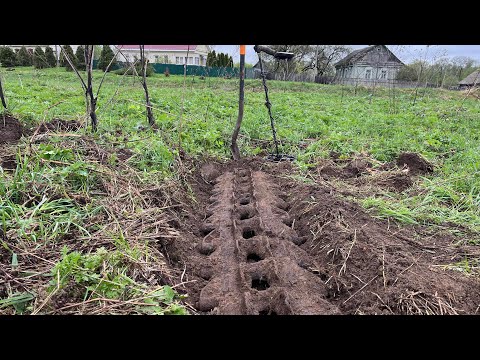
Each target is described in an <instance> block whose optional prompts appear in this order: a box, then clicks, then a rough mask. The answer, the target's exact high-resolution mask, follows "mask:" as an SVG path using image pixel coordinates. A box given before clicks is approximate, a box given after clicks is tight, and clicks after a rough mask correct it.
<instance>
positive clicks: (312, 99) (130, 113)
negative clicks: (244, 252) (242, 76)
mask: <svg viewBox="0 0 480 360" xmlns="http://www.w3.org/2000/svg"><path fill="white" fill-rule="evenodd" d="M94 75H95V76H94V85H95V86H94V90H96V86H98V84H99V82H100V79H101V77H102V75H103V74H102V73H101V72H99V71H95V72H94ZM2 77H3V84H4V88H5V92H6V97H7V101H8V104H9V110H10V112H11V113H12V114H13V115H14V116H15V117H17V118H18V119H20V120H21V121H22V122H23V123H25V124H29V125H32V126H34V125H35V124H38V123H39V122H41V121H49V120H51V119H52V118H61V119H65V120H73V119H75V120H79V121H80V122H81V123H82V124H85V123H86V122H87V121H88V119H87V118H86V117H85V102H84V97H83V94H82V88H81V85H80V82H79V81H78V79H77V78H76V76H75V74H74V73H72V72H67V71H65V70H64V69H45V70H34V69H32V68H17V69H15V71H10V72H6V71H4V72H3V73H2ZM268 85H269V88H270V100H271V102H272V110H273V115H274V117H275V119H276V123H277V132H278V135H279V138H280V139H281V141H282V147H281V149H282V152H285V153H289V154H294V155H295V156H296V157H297V160H296V162H295V163H296V165H298V168H299V170H300V171H302V173H304V174H307V173H308V171H309V169H311V168H314V167H315V166H316V164H317V162H318V160H319V159H323V158H328V157H329V154H330V152H332V151H333V152H336V153H337V154H339V156H340V158H344V159H347V158H351V157H353V156H356V155H358V154H362V155H363V156H368V157H370V158H372V159H374V160H376V161H378V163H384V162H389V161H393V160H395V158H396V157H397V156H398V155H399V154H400V153H401V152H403V151H411V152H416V153H418V154H421V155H423V156H424V157H425V158H426V159H428V160H429V161H430V162H431V163H432V164H433V165H434V166H435V172H434V174H433V175H429V176H425V177H420V178H419V179H418V180H417V182H416V184H415V186H413V187H411V188H410V189H408V190H406V191H403V192H401V193H393V192H386V191H378V192H376V193H374V194H371V195H369V196H367V197H364V198H361V199H354V200H355V201H358V202H360V203H361V204H362V206H364V207H365V208H367V209H369V210H370V211H371V212H372V214H374V215H375V216H378V217H380V218H388V219H390V220H392V221H396V222H398V223H404V224H426V225H429V226H432V227H433V228H435V227H439V228H441V227H442V226H443V225H444V224H450V225H452V224H453V225H454V227H451V229H450V231H453V232H454V233H455V234H456V235H457V236H458V239H459V241H463V238H464V236H466V234H467V233H468V236H467V237H466V238H468V241H469V242H471V243H477V242H478V241H480V102H479V101H478V99H477V98H475V97H466V98H465V95H466V94H465V93H461V92H453V91H447V90H441V89H427V90H426V89H419V91H418V98H417V101H416V104H415V105H412V103H413V96H414V91H415V90H414V89H395V90H392V89H383V88H377V89H375V92H374V94H373V95H372V92H371V90H369V89H365V88H359V89H356V90H355V89H354V88H352V87H343V86H333V85H320V84H308V83H291V82H277V81H270V82H268ZM148 86H149V91H150V96H151V102H152V105H153V107H154V115H155V118H156V121H157V125H158V127H159V130H160V131H159V132H153V131H151V130H150V129H149V128H148V124H147V121H146V117H145V107H144V105H143V101H144V98H143V89H142V87H141V84H140V83H139V81H138V79H137V80H136V79H134V78H132V77H128V76H119V75H115V74H108V75H107V77H106V79H105V82H104V85H103V87H102V89H101V92H100V95H99V98H98V111H97V115H98V118H99V131H98V133H97V134H95V135H92V134H91V133H90V127H88V128H86V129H82V130H80V131H79V132H78V133H79V134H81V133H85V134H88V136H89V137H91V138H92V143H81V144H79V143H76V142H75V140H76V138H75V137H70V138H69V137H52V139H51V141H49V142H48V143H39V144H33V147H32V146H30V147H29V145H28V144H27V143H26V142H21V143H20V144H19V146H18V149H19V150H18V153H17V169H16V171H15V172H13V173H11V172H8V173H7V172H2V173H0V176H2V181H1V183H0V221H1V224H0V225H1V226H2V228H3V233H4V234H7V235H8V236H9V238H15V239H17V243H16V245H15V246H16V247H15V248H13V247H12V246H9V245H8V244H7V243H6V242H5V241H2V244H3V246H4V248H5V249H7V250H8V251H9V254H10V255H9V256H11V265H12V267H15V266H18V260H17V255H19V254H20V253H21V252H22V251H26V249H27V247H26V245H25V246H24V245H22V244H29V245H28V246H29V247H30V248H32V245H33V248H34V249H35V251H39V252H41V253H38V254H43V255H38V254H37V255H38V256H39V257H42V258H44V259H45V260H46V261H45V262H44V263H43V265H42V266H43V268H42V270H38V267H37V268H36V270H35V271H26V272H25V273H24V274H23V276H24V277H27V278H28V277H31V278H32V279H35V277H41V278H42V279H43V278H45V279H47V280H48V284H47V282H44V283H43V284H44V285H45V286H43V287H42V288H41V290H38V289H36V290H35V294H34V295H32V293H31V292H29V291H28V289H25V288H24V290H23V291H20V290H17V292H14V291H13V290H12V291H11V292H9V293H8V294H0V298H4V300H0V311H2V310H1V309H2V308H3V309H10V310H11V309H13V308H15V311H16V312H24V311H27V312H28V311H30V312H32V311H33V312H35V311H41V310H42V311H45V310H46V309H47V308H48V306H49V305H50V304H49V303H48V300H49V299H50V298H49V296H53V295H52V294H54V293H55V294H56V295H58V294H59V293H60V292H61V289H62V287H63V286H65V285H66V284H68V283H69V282H71V281H73V282H75V283H77V284H83V287H82V289H83V290H82V291H83V293H82V294H83V295H82V296H83V300H84V301H92V303H93V302H94V299H95V298H97V299H102V298H107V299H117V300H118V299H122V300H125V301H127V302H128V301H130V305H131V306H130V307H126V308H125V310H124V311H126V312H131V311H133V310H132V308H134V309H135V311H138V312H147V313H184V312H186V310H185V308H184V307H183V305H180V303H179V302H178V300H179V297H178V294H176V292H175V290H174V289H172V288H171V287H169V286H166V285H162V284H155V286H153V285H148V282H145V281H143V280H142V279H139V278H138V277H136V276H137V275H138V274H136V273H135V271H134V270H133V268H135V267H146V268H149V269H150V271H157V270H158V271H160V270H159V269H157V270H155V269H153V267H154V265H152V264H153V263H154V261H153V260H154V259H157V260H158V259H159V258H161V257H162V255H161V254H160V253H158V251H157V252H155V251H154V250H153V249H152V247H151V244H148V241H147V242H138V243H135V242H134V243H133V244H132V243H131V242H127V241H125V231H126V229H132V227H133V228H135V224H137V222H138V221H140V220H139V218H138V216H137V215H138V214H145V213H144V211H146V210H145V209H146V208H147V206H146V204H145V201H147V200H146V199H145V198H144V197H142V196H139V197H138V198H137V199H131V198H128V195H127V193H128V192H129V191H128V189H136V191H137V190H138V191H139V193H141V194H143V193H142V191H144V190H145V191H147V190H146V189H147V188H151V187H152V186H155V187H156V188H158V189H165V188H166V187H168V186H172V183H173V184H174V183H175V181H178V179H181V176H180V174H179V173H178V171H177V170H178V163H177V161H176V156H177V152H178V150H177V149H178V146H177V145H178V143H179V138H180V140H181V145H182V148H183V150H184V151H185V152H186V153H187V154H188V155H190V156H192V157H198V158H201V157H204V156H211V157H218V158H223V159H226V158H229V157H230V152H229V141H230V136H231V132H232V129H233V126H234V123H235V121H236V116H237V106H238V81H237V80H235V79H222V78H207V79H204V80H201V79H199V78H198V77H195V78H193V77H188V78H187V79H186V81H185V86H184V79H183V77H181V76H170V77H165V76H164V75H162V74H155V75H154V76H152V77H149V78H148ZM182 104H183V107H184V111H183V113H182V111H181V109H182ZM180 117H181V121H180ZM180 124H181V125H180ZM180 131H181V133H180ZM271 138H272V135H271V131H270V124H269V119H268V114H267V111H266V108H265V106H264V92H263V87H262V84H261V81H260V80H246V95H245V115H244V120H243V125H242V130H241V137H240V141H239V146H240V149H241V151H242V152H243V154H245V155H246V154H250V155H252V154H259V153H261V152H262V151H264V150H265V146H267V147H268V149H271V144H270V143H269V142H268V141H269V140H271ZM76 144H77V145H78V144H79V146H78V147H77V145H76ZM95 144H96V146H100V147H102V148H105V149H107V150H108V149H112V148H113V145H115V146H116V147H117V148H126V149H129V150H131V151H132V152H133V154H134V155H133V157H132V158H130V159H129V160H128V162H127V163H126V164H125V165H126V166H125V167H121V168H118V166H119V165H122V164H121V163H122V161H121V160H119V158H118V155H116V154H115V151H111V152H108V151H107V155H106V158H105V162H104V163H101V162H100V163H99V162H98V161H96V160H98V154H96V156H97V158H95V157H94V156H93V155H92V153H91V151H90V152H89V151H87V152H85V149H92V148H93V147H94V145H95ZM32 149H33V150H32ZM10 150H11V149H10ZM2 151H3V150H2ZM5 151H6V150H5ZM12 151H13V150H12ZM15 151H17V150H15ZM116 166H117V167H116ZM116 171H118V172H116ZM107 179H108V180H107ZM122 181H123V182H122ZM119 184H120V185H119ZM116 186H118V192H117V193H116V196H118V197H119V198H122V197H125V206H124V208H116V207H115V206H117V205H113V203H112V202H109V201H108V199H105V197H104V196H102V195H98V196H97V195H96V192H109V191H107V190H108V189H109V187H111V188H114V187H116ZM129 187H130V188H129ZM105 189H107V190H105ZM123 189H127V190H125V191H124V192H122V191H121V190H123ZM112 191H113V190H112ZM162 191H163V190H162ZM81 198H84V199H86V200H81ZM165 198H166V200H165V201H166V203H165V206H169V203H168V199H167V197H166V195H165ZM82 201H83V202H82ZM161 209H162V206H158V207H157V208H156V210H155V212H156V213H155V214H157V215H158V217H160V219H161V213H162V211H161ZM127 213H128V215H127ZM150 215H153V214H150ZM158 217H156V218H154V217H153V216H152V218H151V219H150V220H148V221H150V222H149V224H150V225H152V227H151V228H149V229H150V230H149V231H151V234H154V233H155V232H156V231H158V228H159V226H160V227H161V224H157V223H158V222H159V221H157V220H158ZM120 218H122V219H120ZM113 219H116V220H113ZM112 220H113V223H112ZM117 220H118V221H117ZM116 221H117V222H116ZM148 221H147V222H148ZM115 222H116V223H115ZM127 222H128V224H127V225H128V226H127V225H125V223H127ZM100 224H102V225H100ZM73 231H74V232H75V234H78V238H81V239H88V238H90V237H91V236H92V234H97V235H98V234H101V236H100V235H99V236H98V237H100V238H102V239H103V240H105V239H106V238H108V239H109V241H110V243H109V244H110V245H111V244H114V245H112V246H110V245H106V246H105V247H103V248H97V250H95V252H91V253H89V252H82V251H80V250H79V249H78V247H75V246H73V247H72V246H68V241H69V239H68V234H70V233H72V232H73ZM172 236H173V235H172ZM82 241H84V242H85V241H87V240H82ZM57 242H58V244H63V243H62V242H65V244H64V245H65V246H63V247H60V248H59V246H60V245H58V244H57ZM48 244H50V245H48ZM52 244H55V246H54V245H52ZM52 249H54V251H55V252H56V254H57V255H56V257H55V256H53V257H52V258H51V259H49V258H48V257H47V255H45V254H46V252H47V251H51V250H52ZM69 249H70V250H72V249H75V251H69ZM31 251H33V250H31ZM9 259H10V257H9ZM24 266H25V265H24ZM32 266H33V265H32ZM27 268H28V266H27ZM101 269H103V270H102V271H101ZM100 274H102V275H100ZM85 288H87V291H85V290H84V289H85ZM42 291H44V293H42ZM93 293H95V294H96V295H95V296H96V297H95V296H93V297H92V294H93ZM82 296H81V297H82ZM34 299H35V300H34ZM132 299H133V300H134V301H133V300H132ZM32 300H33V301H32ZM44 302H45V303H44ZM27 304H28V306H27ZM114 304H115V302H113V303H112V304H111V305H110V306H113V305H114ZM56 306H57V307H59V306H60V305H56ZM109 309H110V308H109ZM5 311H6V310H5Z"/></svg>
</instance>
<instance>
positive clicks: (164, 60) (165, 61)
mask: <svg viewBox="0 0 480 360" xmlns="http://www.w3.org/2000/svg"><path fill="white" fill-rule="evenodd" d="M163 62H164V63H165V64H168V55H165V56H164V57H163Z"/></svg>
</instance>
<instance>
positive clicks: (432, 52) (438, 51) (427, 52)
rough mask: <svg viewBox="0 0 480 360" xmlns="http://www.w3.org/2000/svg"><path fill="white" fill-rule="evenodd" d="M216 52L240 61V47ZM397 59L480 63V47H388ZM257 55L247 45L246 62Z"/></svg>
mask: <svg viewBox="0 0 480 360" xmlns="http://www.w3.org/2000/svg"><path fill="white" fill-rule="evenodd" d="M213 46H214V49H215V51H216V52H226V53H228V54H230V55H232V57H233V61H234V62H238V61H239V60H238V59H239V45H213ZM349 46H350V47H351V48H352V49H354V50H355V49H360V48H363V47H365V46H368V45H349ZM387 47H388V48H389V49H390V50H391V51H393V53H394V54H395V55H397V57H398V58H399V59H400V60H402V61H403V62H404V63H409V62H410V61H411V60H413V59H415V58H419V57H421V58H425V56H426V58H427V59H428V60H430V61H431V60H433V59H436V58H439V57H443V56H445V57H448V58H451V57H455V56H468V57H471V58H472V59H475V60H477V61H478V62H479V63H480V45H429V46H428V49H427V46H426V45H387ZM257 60H258V58H257V54H256V53H255V51H254V50H253V45H247V53H246V62H247V63H249V64H255V63H256V62H257Z"/></svg>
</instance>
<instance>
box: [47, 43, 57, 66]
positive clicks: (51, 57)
mask: <svg viewBox="0 0 480 360" xmlns="http://www.w3.org/2000/svg"><path fill="white" fill-rule="evenodd" d="M45 60H46V61H47V64H48V66H49V67H55V66H57V58H56V56H55V54H54V53H53V49H52V48H51V47H50V46H47V47H46V48H45Z"/></svg>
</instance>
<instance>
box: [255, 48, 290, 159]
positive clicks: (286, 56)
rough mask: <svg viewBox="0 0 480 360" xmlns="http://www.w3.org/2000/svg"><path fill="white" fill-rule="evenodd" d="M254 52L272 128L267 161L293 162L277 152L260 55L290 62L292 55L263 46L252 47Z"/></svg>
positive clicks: (275, 136) (275, 135) (288, 157)
mask: <svg viewBox="0 0 480 360" xmlns="http://www.w3.org/2000/svg"><path fill="white" fill-rule="evenodd" d="M253 49H254V50H255V52H256V53H257V54H258V62H259V64H260V76H261V77H262V82H263V88H264V89H265V106H266V107H267V109H268V115H269V117H270V125H271V127H272V134H273V141H274V143H275V154H269V155H268V156H267V160H270V161H293V160H294V159H295V157H294V156H292V155H287V154H280V153H279V151H278V140H277V131H276V130H275V121H274V119H273V116H272V104H271V103H270V100H269V98H268V87H267V77H266V74H265V71H264V70H263V61H262V55H261V53H262V52H264V53H266V54H268V55H271V56H273V57H274V58H275V59H279V60H286V61H288V60H290V59H291V58H293V56H294V54H293V53H291V52H284V51H275V50H273V49H272V48H270V47H268V46H265V45H255V46H254V47H253Z"/></svg>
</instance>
